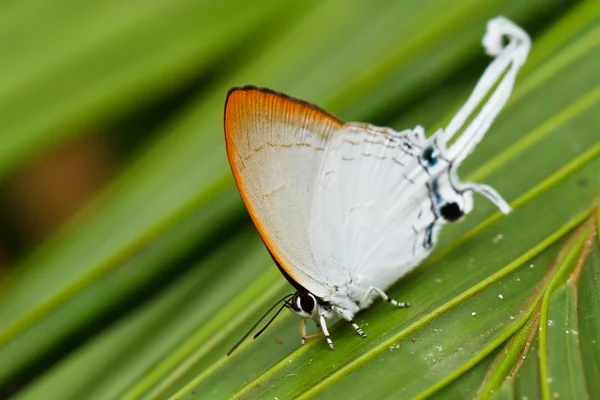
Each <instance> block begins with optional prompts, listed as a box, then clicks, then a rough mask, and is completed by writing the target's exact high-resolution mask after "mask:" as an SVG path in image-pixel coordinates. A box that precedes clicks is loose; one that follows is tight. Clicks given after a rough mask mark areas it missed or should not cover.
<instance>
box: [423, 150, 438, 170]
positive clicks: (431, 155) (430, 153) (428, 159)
mask: <svg viewBox="0 0 600 400" xmlns="http://www.w3.org/2000/svg"><path fill="white" fill-rule="evenodd" d="M421 157H422V158H423V161H424V162H425V164H427V166H428V167H433V166H435V165H436V164H437V162H438V156H437V153H436V152H435V149H434V148H433V147H432V146H429V147H427V148H425V150H423V155H422V156H421Z"/></svg>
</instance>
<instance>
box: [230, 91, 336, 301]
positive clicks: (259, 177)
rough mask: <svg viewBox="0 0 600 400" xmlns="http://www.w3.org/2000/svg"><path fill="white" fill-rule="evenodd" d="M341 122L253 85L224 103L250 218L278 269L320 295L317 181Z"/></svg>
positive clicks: (234, 164)
mask: <svg viewBox="0 0 600 400" xmlns="http://www.w3.org/2000/svg"><path fill="white" fill-rule="evenodd" d="M343 129H344V124H343V123H342V122H341V121H339V120H338V119H336V118H335V117H333V116H331V115H330V114H328V113H326V112H325V111H323V110H321V109H319V108H318V107H316V106H313V105H311V104H308V103H305V102H302V101H300V100H296V99H292V98H290V97H288V96H285V95H283V94H280V93H276V92H273V91H270V90H267V89H259V88H255V87H243V88H236V89H232V91H230V93H229V94H228V97H227V101H226V105H225V139H226V145H227V155H228V158H229V163H230V165H231V169H232V171H233V175H234V177H235V181H236V183H237V186H238V189H239V191H240V194H241V196H242V199H243V200H244V203H245V204H246V207H247V209H248V212H249V213H250V216H251V217H252V220H253V222H254V224H255V226H256V228H257V229H258V231H259V233H260V235H261V237H262V239H263V241H264V242H265V244H266V246H267V247H268V248H269V250H270V252H271V254H272V255H273V257H274V258H275V260H276V261H277V263H278V264H279V266H280V267H281V268H282V269H283V270H284V271H285V272H286V273H287V274H288V275H289V276H290V277H291V278H292V279H293V280H294V281H295V282H297V283H298V284H300V285H301V286H303V287H304V288H306V289H307V290H309V291H310V292H312V293H313V294H315V295H316V296H319V297H322V296H324V295H325V294H326V289H325V287H324V283H325V282H326V277H325V276H323V275H322V274H320V272H319V270H317V269H315V260H314V258H313V255H312V254H313V253H312V250H311V249H310V240H309V237H308V236H309V233H310V230H309V222H310V213H311V212H312V210H311V206H312V199H313V196H314V190H315V179H316V178H317V176H318V171H319V167H320V165H321V163H322V160H323V156H324V154H325V150H326V148H327V145H328V143H329V142H330V141H331V138H332V137H334V136H336V135H339V133H340V132H341V131H342V130H343Z"/></svg>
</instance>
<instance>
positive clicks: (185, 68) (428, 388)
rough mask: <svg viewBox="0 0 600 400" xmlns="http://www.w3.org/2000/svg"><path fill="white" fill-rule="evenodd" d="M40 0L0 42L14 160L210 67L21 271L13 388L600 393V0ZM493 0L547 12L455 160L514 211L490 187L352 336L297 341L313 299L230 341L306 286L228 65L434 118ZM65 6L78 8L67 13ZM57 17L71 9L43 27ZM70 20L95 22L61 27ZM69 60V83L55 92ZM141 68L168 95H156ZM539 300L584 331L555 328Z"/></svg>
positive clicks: (9, 319) (252, 78) (399, 121)
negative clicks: (280, 251)
mask: <svg viewBox="0 0 600 400" xmlns="http://www.w3.org/2000/svg"><path fill="white" fill-rule="evenodd" d="M192 3H193V4H192ZM31 4H37V5H36V7H38V8H37V10H45V11H46V12H47V15H45V14H44V13H41V14H40V13H38V12H35V13H34V12H31V11H29V9H28V7H26V6H21V5H19V4H17V3H13V4H12V5H4V6H0V7H5V8H6V10H5V11H6V14H3V13H0V22H2V21H4V22H6V24H3V23H0V35H3V34H5V35H7V36H6V37H15V38H17V37H18V38H21V39H22V40H23V43H24V45H23V46H25V47H27V46H31V47H33V48H34V50H35V51H34V52H29V53H28V52H25V51H23V50H22V49H21V48H19V46H15V45H14V43H16V42H10V41H6V43H5V44H4V42H3V44H2V45H0V46H5V47H6V49H7V50H6V52H7V54H10V55H12V56H14V60H15V64H9V65H4V66H0V72H3V73H4V74H5V76H6V75H11V74H12V75H13V76H14V79H12V80H10V81H7V82H6V83H5V84H4V86H3V85H0V97H1V98H3V99H4V100H5V101H4V102H2V104H4V106H2V107H0V121H2V122H4V123H5V126H6V127H7V131H11V132H13V134H11V135H6V136H3V137H2V138H0V144H1V146H0V147H1V148H3V149H4V150H3V152H2V153H0V174H2V173H3V172H4V171H8V170H9V169H10V168H14V167H15V166H17V165H18V164H19V163H21V162H26V160H27V158H26V157H27V156H28V155H29V154H30V153H31V152H32V151H34V150H35V151H42V150H43V148H44V146H46V145H48V144H51V145H53V146H54V145H56V144H57V143H59V142H60V141H63V140H66V139H67V138H68V134H67V133H65V132H69V131H74V130H75V129H76V128H80V127H82V126H85V125H86V124H95V123H101V124H109V123H110V121H112V120H114V118H116V117H117V116H119V115H126V113H130V112H133V111H134V109H135V108H136V107H142V106H143V104H142V103H143V102H148V101H150V98H156V99H159V98H161V97H164V96H166V95H167V94H168V92H169V91H171V90H174V89H173V88H172V87H171V85H174V86H175V87H181V86H183V85H184V84H185V83H186V82H189V81H191V80H192V79H194V78H198V77H202V76H203V73H204V72H206V71H216V72H214V74H215V79H212V80H211V82H210V83H209V84H208V85H207V86H205V87H203V90H202V91H201V92H200V93H198V95H197V98H196V99H194V100H193V101H191V102H189V104H187V105H186V107H184V109H183V110H182V111H181V112H180V113H177V115H175V116H171V118H170V119H169V120H168V121H167V120H165V121H163V123H164V124H163V128H161V129H160V130H158V132H157V133H156V140H152V141H150V142H149V143H147V147H146V148H144V149H142V150H140V151H139V153H138V154H137V155H136V156H135V157H134V158H132V159H130V160H128V162H127V165H126V167H125V169H124V170H123V171H122V172H121V173H120V174H119V176H118V177H117V178H116V179H115V180H114V182H112V183H111V185H110V186H109V187H108V188H107V189H106V190H105V191H104V192H103V193H102V194H101V195H99V196H98V197H97V198H96V199H95V200H94V201H93V202H92V203H91V204H90V205H88V206H87V207H86V208H85V209H84V210H83V211H82V212H81V213H79V215H77V216H76V217H75V218H74V219H73V220H72V221H70V222H69V223H68V224H66V225H65V226H64V227H63V228H62V229H61V230H60V232H58V233H57V234H56V235H55V236H54V237H52V238H50V239H49V240H48V241H47V242H46V243H44V244H43V245H42V246H41V247H40V248H38V249H36V250H35V251H34V252H33V253H32V254H30V255H29V256H28V257H27V258H26V259H25V260H24V261H23V263H22V264H20V265H18V266H17V267H16V268H15V271H14V273H12V274H11V275H10V276H8V277H7V278H6V279H5V280H4V281H3V283H2V290H1V292H0V365H2V367H1V368H0V393H2V394H11V393H13V392H14V391H15V390H17V389H20V392H19V393H17V394H16V396H15V397H16V398H23V399H37V398H73V399H76V398H83V397H85V398H98V399H107V398H126V399H137V398H148V399H162V398H167V397H169V396H175V397H176V398H181V397H185V398H194V397H203V398H229V397H234V398H269V397H271V398H273V397H277V398H293V397H300V398H325V397H327V398H332V397H333V398H398V397H401V398H405V397H406V398H409V397H417V398H419V397H421V398H422V397H425V396H437V397H439V398H448V397H463V398H464V397H474V396H479V397H485V398H489V397H493V398H502V399H504V398H506V399H510V398H522V397H527V398H529V399H534V398H541V397H546V398H547V397H548V395H549V394H550V396H552V395H553V393H555V392H556V393H559V394H560V395H561V397H563V396H564V397H568V396H584V397H585V396H587V397H589V398H595V397H597V396H596V395H600V389H599V388H598V387H597V386H595V385H597V384H596V382H599V380H598V377H599V375H600V371H599V370H598V365H600V362H599V361H600V359H599V354H600V347H598V346H600V337H599V335H600V326H598V322H597V321H600V318H596V313H597V311H596V309H597V307H596V306H595V305H597V304H598V293H600V288H599V287H598V280H597V279H596V277H597V274H598V268H599V265H600V263H599V260H600V256H599V254H600V253H599V250H598V247H599V244H598V242H597V241H594V242H593V243H592V242H590V241H589V237H590V236H589V235H590V232H593V231H597V227H595V228H592V227H591V225H590V223H584V221H587V220H589V216H590V213H591V210H592V209H593V207H594V205H595V204H597V201H598V196H599V195H600V180H599V179H598V171H599V170H600V141H599V140H598V132H597V129H596V127H597V126H599V125H600V117H599V116H600V76H599V75H598V73H597V71H598V68H599V67H600V51H599V50H600V18H598V15H600V14H599V12H600V3H598V2H597V1H594V0H589V1H582V2H578V3H576V4H572V3H571V2H561V1H558V0H556V1H548V2H545V3H544V5H543V6H540V5H538V4H537V3H533V2H522V1H517V0H510V1H499V0H498V1H496V0H494V1H487V2H481V1H476V0H460V1H456V2H454V3H453V4H452V7H449V6H448V3H447V2H445V1H442V0H425V1H420V2H397V1H391V0H390V1H384V2H375V3H365V2H355V3H352V5H349V4H348V2H345V1H342V0H330V1H324V2H315V3H301V4H295V3H294V4H292V3H288V2H280V1H275V0H273V1H267V2H261V3H258V4H257V5H254V4H250V3H243V2H236V1H230V2H225V3H223V4H222V5H221V4H219V5H217V4H212V3H210V2H206V3H204V2H188V1H184V0H181V1H178V2H174V3H173V2H166V1H162V0H153V1H151V2H149V3H148V2H133V3H131V4H126V3H120V2H111V3H110V4H109V5H107V6H106V8H104V7H101V6H100V5H96V6H95V7H97V9H94V8H91V9H89V10H87V9H86V10H84V7H83V6H80V5H77V6H75V5H74V3H72V2H68V1H65V0H53V1H52V2H40V1H33V0H32V1H31ZM93 10H96V12H95V13H93ZM205 11H206V12H205ZM200 14H202V15H201V16H200V17H199V15H200ZM497 14H506V15H508V16H510V17H512V18H515V20H517V21H518V22H519V23H522V24H523V25H524V26H525V28H526V29H527V30H529V31H532V32H533V33H534V46H533V49H532V53H531V55H530V58H529V60H528V63H527V64H526V67H525V69H524V70H523V73H522V74H521V75H520V76H519V79H518V81H517V83H516V85H515V92H514V96H513V98H512V99H511V101H510V103H509V104H508V105H507V107H506V109H505V110H504V111H503V112H502V114H501V115H500V117H499V118H498V120H497V121H496V122H495V124H494V126H493V128H492V129H491V131H490V133H489V134H488V136H487V137H486V139H485V140H484V141H483V142H482V143H481V145H480V146H479V147H478V149H477V151H476V152H474V153H473V155H472V156H470V157H469V159H468V160H467V162H466V163H465V165H464V166H463V167H462V168H461V171H460V175H461V177H463V179H464V180H475V181H482V182H485V183H489V184H491V185H493V186H494V187H496V188H497V189H498V190H499V191H500V192H501V193H502V194H503V195H504V196H505V197H506V198H507V199H509V200H510V202H511V205H512V206H513V207H514V212H513V213H512V214H511V215H509V216H506V217H504V216H501V215H500V214H499V213H497V211H496V210H495V209H494V207H493V206H492V205H491V204H489V202H487V201H484V200H482V199H479V198H478V199H476V207H475V210H474V211H473V213H471V214H470V215H469V216H468V217H467V218H466V220H465V221H464V222H462V223H457V224H453V225H449V226H447V227H445V228H444V231H443V234H442V239H441V242H440V244H439V247H438V249H437V251H436V253H435V254H434V255H433V256H432V257H430V258H429V259H428V260H426V261H425V262H424V263H423V265H422V266H421V267H419V268H418V269H417V270H415V271H414V272H413V273H411V274H410V275H409V276H407V277H406V278H404V279H402V280H401V281H400V282H398V283H397V284H396V285H395V286H393V287H392V290H391V294H392V295H393V297H394V298H397V299H399V300H402V301H409V302H410V303H411V305H412V306H411V307H410V308H409V309H402V310H394V309H390V307H389V306H388V305H387V304H380V303H378V304H374V305H373V306H372V307H371V308H370V309H369V310H366V311H365V312H363V313H361V314H359V315H358V318H357V322H358V323H359V324H360V325H361V326H362V327H363V329H364V330H365V331H366V332H367V333H368V335H369V337H368V338H367V339H364V340H363V339H361V338H360V337H358V336H357V335H356V334H355V332H354V331H353V330H352V329H350V328H349V327H348V326H346V324H344V323H337V324H335V325H334V326H332V327H331V334H332V337H333V339H334V341H335V343H336V350H335V351H334V352H331V351H330V350H329V349H328V348H327V347H326V346H325V345H324V343H323V340H322V338H315V339H313V340H312V341H310V342H309V343H307V344H306V345H305V346H303V347H300V345H299V338H298V336H297V325H296V324H297V323H298V322H297V319H296V318H295V317H294V316H292V315H287V314H286V315H283V316H281V317H280V318H279V319H277V320H276V321H275V322H274V323H273V325H272V326H271V327H270V328H269V330H267V331H266V332H265V333H264V334H263V335H262V336H261V337H259V338H258V339H256V340H254V341H253V340H248V341H246V342H245V343H243V344H242V346H241V347H240V348H239V349H238V350H237V351H236V352H235V353H234V354H233V355H232V356H230V357H227V356H225V353H226V352H227V350H228V349H229V348H230V347H231V346H232V345H233V343H235V342H236V341H237V340H238V339H239V338H240V337H241V336H242V335H243V334H244V333H245V332H246V331H247V329H248V328H249V327H250V326H252V324H253V323H254V322H255V321H256V320H257V319H258V318H259V317H260V316H261V315H262V313H263V312H264V311H265V310H266V309H268V307H269V306H270V305H271V304H273V303H274V302H275V301H277V300H278V298H280V296H282V295H283V294H286V293H289V292H290V291H291V290H292V289H291V288H290V286H289V285H288V284H287V282H286V281H285V279H284V278H283V277H282V276H280V274H279V272H278V271H277V268H275V267H274V266H273V265H272V262H271V261H270V259H269V256H268V253H267V252H266V251H265V250H264V248H263V245H262V243H261V242H260V240H259V238H258V236H257V234H256V233H255V232H254V231H253V230H252V229H249V225H250V224H249V222H248V219H247V218H245V217H244V215H245V211H244V210H243V206H242V204H241V202H240V199H239V196H238V194H237V192H236V189H235V187H234V184H233V180H232V179H231V177H230V172H229V170H228V167H227V161H226V156H225V153H224V148H223V138H222V127H221V124H222V107H223V100H224V96H225V93H226V91H227V89H228V88H229V87H231V86H233V85H239V84H245V83H255V84H258V85H264V86H269V87H273V88H274V89H277V90H280V91H284V92H287V93H289V94H291V95H294V96H297V97H301V98H304V99H306V100H308V101H311V102H314V103H317V104H319V105H321V106H323V107H325V108H327V109H328V110H331V111H332V112H335V113H338V114H339V115H340V116H342V117H344V118H346V119H352V120H355V119H358V120H365V121H370V122H376V123H381V124H385V125H393V126H395V127H397V128H405V127H407V126H408V127H410V126H414V125H415V124H424V125H425V126H427V131H428V132H433V131H434V130H435V129H436V128H438V127H439V126H442V125H443V123H441V122H439V121H445V120H447V119H448V116H449V115H452V112H453V111H454V110H455V109H456V108H457V107H458V106H459V105H460V104H462V102H463V101H464V100H465V99H466V96H467V95H468V93H469V91H470V90H471V88H472V87H473V85H474V83H475V82H476V80H477V78H478V77H479V76H480V74H481V72H482V70H483V68H484V66H485V64H486V63H487V61H488V60H487V59H486V58H485V57H484V56H483V55H482V52H481V47H480V45H479V44H478V43H479V41H480V38H481V35H482V33H483V31H484V26H485V22H486V21H487V20H488V19H489V18H491V17H493V16H495V15H497ZM5 15H8V16H5ZM52 15H64V18H65V22H64V24H63V25H61V24H57V23H56V22H53V19H52V18H50V17H51V16H52ZM90 15H94V16H95V18H97V19H94V20H93V21H90ZM11 21H13V22H11ZM109 21H110V24H108V22H109ZM25 22H26V26H31V27H33V28H32V29H33V30H32V34H31V35H32V36H29V34H28V32H26V31H25V30H23V28H22V27H23V26H24V23H25ZM48 27H53V28H55V30H54V31H53V33H52V34H49V35H47V37H42V38H41V39H40V44H39V46H38V45H36V39H35V37H36V34H37V36H40V35H39V33H40V32H44V30H45V29H48ZM75 27H77V28H78V29H79V30H80V35H79V36H77V37H75V38H73V40H70V41H65V40H64V37H65V36H68V35H69V33H70V32H71V30H72V29H75ZM11 35H13V36H11ZM41 36H43V35H41ZM142 37H143V38H145V39H144V40H142V39H140V38H142ZM141 44H145V45H146V46H141ZM140 46H141V47H140ZM25 47H24V48H25ZM9 51H10V52H9ZM29 58H31V60H33V61H35V60H38V62H37V63H32V62H28V60H29ZM222 64H226V65H222ZM17 65H25V67H23V68H17V67H16V66H17ZM122 65H128V66H129V67H130V69H128V68H123V69H122V68H119V67H121V66H122ZM60 76H69V77H72V86H68V85H67V86H66V87H65V88H64V90H65V93H67V95H66V96H65V99H64V100H63V99H61V100H60V101H58V102H56V103H54V101H55V99H56V96H55V93H56V92H57V90H58V88H60V87H61V84H62V82H61V81H60V80H58V79H57V77H60ZM163 76H168V78H166V79H161V77H163ZM93 82H96V83H95V84H92V83H93ZM11 85H12V86H11ZM11 87H14V88H21V87H22V88H29V89H30V90H29V91H28V92H27V93H29V94H30V96H31V97H30V98H29V99H27V98H25V97H27V96H22V95H21V96H19V94H18V93H17V92H15V91H14V90H16V89H11V90H13V91H12V92H11V90H9V89H10V88H11ZM140 91H144V92H145V93H150V94H151V95H150V97H149V98H148V99H146V100H144V101H142V100H140V99H139V92H140ZM11 93H12V94H11ZM22 93H24V92H22ZM35 110H40V111H39V113H37V114H36V113H35ZM56 132H60V134H58V135H55V134H54V133H56ZM580 226H583V228H579V229H577V228H578V227H580ZM575 229H577V230H576V231H575V233H574V234H572V232H573V231H574V230H575ZM570 235H571V236H572V237H575V239H572V240H568V238H569V236H570ZM573 235H574V236H573ZM191 260H193V261H191ZM573 271H577V272H573ZM567 279H568V281H567ZM598 317H600V316H598ZM538 318H539V320H540V321H541V324H542V325H541V326H543V327H547V324H548V322H549V320H552V321H553V323H554V324H555V325H554V326H555V327H557V326H560V327H561V329H562V328H563V327H564V328H565V329H563V331H566V330H569V331H570V332H571V331H577V332H578V333H579V334H578V335H575V334H572V333H571V334H570V335H565V336H563V335H558V336H557V335H556V334H557V333H559V332H560V331H559V330H558V329H557V330H556V331H550V330H542V331H541V332H540V331H538V330H537V329H536V321H537V319H538ZM98 324H100V325H102V326H103V328H104V330H102V331H101V332H96V331H95V330H96V329H97V328H96V327H97V326H98ZM556 324H559V325H556ZM548 329H549V328H548ZM582 348H585V349H589V351H581V349H582ZM54 363H55V364H54ZM562 365H569V370H570V371H572V373H565V368H561V366H562ZM40 371H44V373H43V374H42V375H39V376H38V375H37V374H38V373H39V372H40ZM74 377H76V379H74ZM548 377H552V382H548V380H547V378H548ZM563 393H564V395H563Z"/></svg>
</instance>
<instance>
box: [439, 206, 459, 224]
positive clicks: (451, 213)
mask: <svg viewBox="0 0 600 400" xmlns="http://www.w3.org/2000/svg"><path fill="white" fill-rule="evenodd" d="M464 214H465V213H464V212H463V210H462V209H461V208H460V206H459V205H458V204H457V203H454V202H450V203H445V204H444V205H443V206H442V207H441V208H440V215H441V216H442V218H444V219H445V220H446V221H456V220H457V219H459V218H460V217H462V216H463V215H464Z"/></svg>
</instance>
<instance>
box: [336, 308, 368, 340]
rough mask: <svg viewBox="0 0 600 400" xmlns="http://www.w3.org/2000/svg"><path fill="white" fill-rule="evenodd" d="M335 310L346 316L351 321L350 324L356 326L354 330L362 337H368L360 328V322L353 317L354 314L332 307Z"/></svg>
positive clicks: (343, 316)
mask: <svg viewBox="0 0 600 400" xmlns="http://www.w3.org/2000/svg"><path fill="white" fill-rule="evenodd" d="M331 308H332V309H333V310H334V311H335V312H337V313H338V314H339V315H340V316H341V317H342V318H344V319H345V320H346V321H348V322H350V325H352V327H353V328H354V330H355V331H356V333H358V334H359V336H360V337H361V338H366V337H367V334H366V333H365V332H364V331H363V330H362V329H361V328H360V326H358V324H357V323H356V322H354V319H352V315H351V314H349V313H347V312H344V311H343V310H340V309H339V308H337V307H331Z"/></svg>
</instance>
